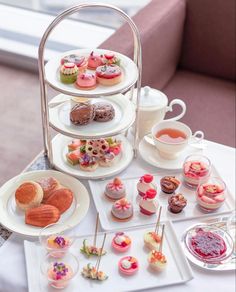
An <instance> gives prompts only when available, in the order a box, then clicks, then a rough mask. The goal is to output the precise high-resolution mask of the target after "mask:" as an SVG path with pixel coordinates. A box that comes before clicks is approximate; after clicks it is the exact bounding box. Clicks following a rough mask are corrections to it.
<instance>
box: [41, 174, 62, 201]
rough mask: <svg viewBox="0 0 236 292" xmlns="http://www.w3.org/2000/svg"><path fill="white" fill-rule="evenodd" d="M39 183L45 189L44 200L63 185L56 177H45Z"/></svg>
mask: <svg viewBox="0 0 236 292" xmlns="http://www.w3.org/2000/svg"><path fill="white" fill-rule="evenodd" d="M38 183H39V184H40V186H41V187H42V189H43V200H46V199H47V198H48V197H49V196H50V195H51V193H52V192H53V191H55V190H57V189H59V188H60V187H61V186H60V183H59V181H58V180H57V179H55V178H54V177H43V178H41V179H40V180H39V181H38Z"/></svg>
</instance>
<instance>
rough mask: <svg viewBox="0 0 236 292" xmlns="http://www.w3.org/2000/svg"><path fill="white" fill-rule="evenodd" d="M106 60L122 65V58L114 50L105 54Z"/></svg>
mask: <svg viewBox="0 0 236 292" xmlns="http://www.w3.org/2000/svg"><path fill="white" fill-rule="evenodd" d="M104 62H105V64H107V65H111V64H115V65H118V66H120V59H119V58H118V57H117V56H116V55H115V54H114V53H113V52H108V53H106V54H104Z"/></svg>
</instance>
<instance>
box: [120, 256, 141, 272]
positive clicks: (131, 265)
mask: <svg viewBox="0 0 236 292" xmlns="http://www.w3.org/2000/svg"><path fill="white" fill-rule="evenodd" d="M118 267H119V270H120V272H121V273H122V274H124V275H127V276H131V275H133V274H135V273H136V272H137V271H138V269H139V263H138V260H137V259H136V258H135V257H132V256H126V257H123V258H121V259H120V261H119V263H118Z"/></svg>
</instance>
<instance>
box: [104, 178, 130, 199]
mask: <svg viewBox="0 0 236 292" xmlns="http://www.w3.org/2000/svg"><path fill="white" fill-rule="evenodd" d="M105 195H106V197H108V198H109V199H111V200H114V201H116V200H119V199H121V198H124V197H125V196H126V189H125V185H124V184H123V182H122V181H121V179H120V178H118V177H116V178H114V180H113V181H112V182H109V183H108V184H107V185H106V188H105Z"/></svg>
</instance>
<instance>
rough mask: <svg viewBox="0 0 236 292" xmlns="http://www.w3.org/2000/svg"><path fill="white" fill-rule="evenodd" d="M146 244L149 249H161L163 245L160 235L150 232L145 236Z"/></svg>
mask: <svg viewBox="0 0 236 292" xmlns="http://www.w3.org/2000/svg"><path fill="white" fill-rule="evenodd" d="M144 243H145V245H146V247H147V248H149V249H151V250H153V249H159V246H160V243H161V236H160V235H158V234H157V233H156V232H155V231H149V232H146V233H145V234H144Z"/></svg>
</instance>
